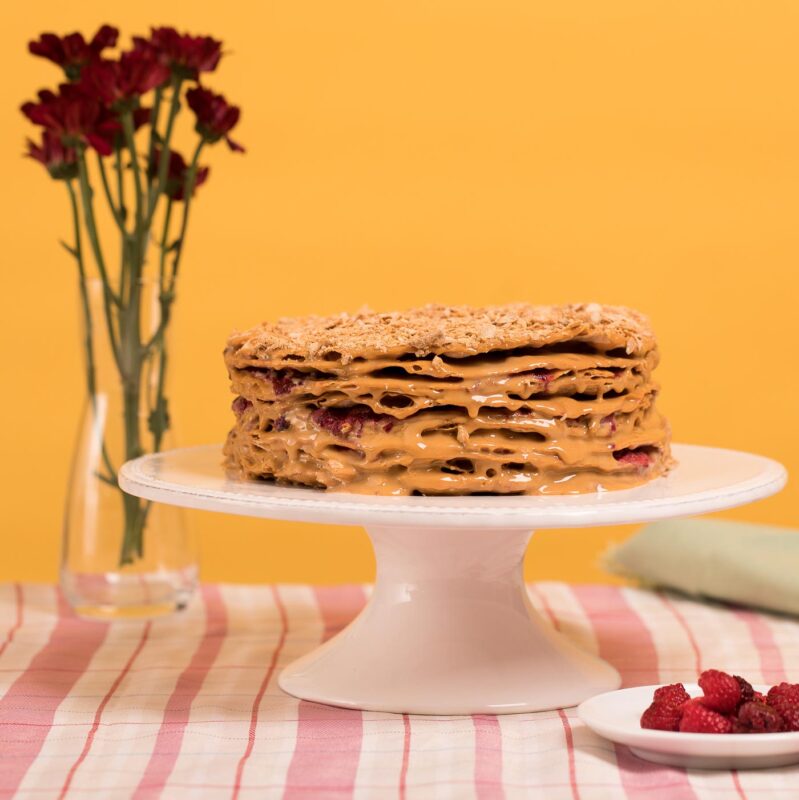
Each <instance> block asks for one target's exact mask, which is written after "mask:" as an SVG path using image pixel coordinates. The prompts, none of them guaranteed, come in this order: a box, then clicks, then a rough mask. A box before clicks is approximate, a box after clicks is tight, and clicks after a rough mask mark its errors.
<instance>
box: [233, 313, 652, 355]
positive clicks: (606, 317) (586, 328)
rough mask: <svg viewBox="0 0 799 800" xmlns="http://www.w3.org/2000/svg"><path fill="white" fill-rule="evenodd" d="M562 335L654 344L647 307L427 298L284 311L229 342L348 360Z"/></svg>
mask: <svg viewBox="0 0 799 800" xmlns="http://www.w3.org/2000/svg"><path fill="white" fill-rule="evenodd" d="M559 342H585V343H588V344H590V345H592V346H594V347H597V348H600V349H602V350H612V349H616V348H621V349H623V350H624V351H625V352H626V353H628V354H630V355H643V354H646V353H647V352H649V351H650V350H652V349H653V348H654V347H655V338H654V335H653V333H652V331H651V329H650V326H649V321H648V320H647V318H646V317H645V316H644V315H643V314H641V313H639V312H637V311H634V310H632V309H629V308H624V307H622V306H609V305H600V304H598V303H587V304H581V303H578V304H569V305H560V306H537V305H529V304H526V303H513V304H510V305H502V306H487V307H485V308H472V307H469V306H442V305H427V306H424V307H422V308H416V309H411V310H408V311H392V312H375V311H371V310H369V309H362V310H360V311H358V312H356V313H354V314H348V313H342V314H338V315H335V316H329V317H315V316H310V317H302V318H283V319H279V320H277V321H276V322H264V323H262V324H261V325H258V326H256V327H254V328H251V329H249V330H246V331H243V332H236V333H234V334H233V335H232V336H231V337H230V338H229V339H228V343H227V346H228V353H229V355H234V354H235V358H236V360H239V359H258V360H261V361H268V360H269V359H270V358H281V359H282V358H285V357H286V356H294V357H296V358H297V359H317V358H324V357H325V356H327V355H329V356H330V357H332V358H334V359H336V360H337V361H339V362H341V363H344V364H346V363H349V362H350V361H352V360H353V359H354V358H369V357H373V356H377V355H381V356H390V355H400V354H403V353H413V354H414V355H416V356H426V355H429V354H438V355H445V356H453V357H459V356H469V355H476V354H479V353H487V352H490V351H493V350H511V349H514V348H518V347H546V346H549V345H554V344H557V343H559Z"/></svg>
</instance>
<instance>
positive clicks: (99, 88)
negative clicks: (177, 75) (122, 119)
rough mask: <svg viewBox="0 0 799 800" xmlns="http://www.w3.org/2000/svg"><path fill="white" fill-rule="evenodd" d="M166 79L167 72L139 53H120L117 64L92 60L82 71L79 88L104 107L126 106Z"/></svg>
mask: <svg viewBox="0 0 799 800" xmlns="http://www.w3.org/2000/svg"><path fill="white" fill-rule="evenodd" d="M167 80H169V69H168V68H167V67H165V66H164V65H163V64H161V63H159V62H158V61H156V60H155V58H153V56H152V55H150V54H148V53H144V52H140V51H135V50H134V51H132V52H130V53H123V54H122V55H121V57H120V59H119V61H106V60H104V61H99V60H98V61H94V62H92V63H91V64H88V65H87V66H86V68H85V69H84V70H83V73H82V74H81V78H80V88H81V89H82V90H83V91H84V92H85V93H86V94H87V95H88V96H89V97H96V98H98V99H100V100H101V101H102V102H103V103H105V104H106V105H108V106H114V107H117V108H119V107H120V106H130V105H131V103H132V101H134V100H136V99H137V98H138V97H139V96H140V95H143V94H144V93H145V92H149V91H150V89H154V88H155V87H156V86H160V85H161V84H163V83H166V81H167Z"/></svg>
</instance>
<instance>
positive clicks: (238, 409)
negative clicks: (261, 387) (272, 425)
mask: <svg viewBox="0 0 799 800" xmlns="http://www.w3.org/2000/svg"><path fill="white" fill-rule="evenodd" d="M250 406H252V403H251V402H250V401H249V400H247V399H246V398H245V397H241V396H239V397H237V398H236V399H235V400H234V401H233V402H232V403H231V405H230V407H231V408H232V409H233V413H234V414H236V415H238V414H243V413H244V412H245V411H246V410H247V409H248V408H250Z"/></svg>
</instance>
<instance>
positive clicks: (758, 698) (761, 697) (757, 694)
mask: <svg viewBox="0 0 799 800" xmlns="http://www.w3.org/2000/svg"><path fill="white" fill-rule="evenodd" d="M752 700H754V701H756V702H758V703H767V702H768V699H767V698H766V695H764V694H763V692H758V691H755V693H754V694H753V695H752Z"/></svg>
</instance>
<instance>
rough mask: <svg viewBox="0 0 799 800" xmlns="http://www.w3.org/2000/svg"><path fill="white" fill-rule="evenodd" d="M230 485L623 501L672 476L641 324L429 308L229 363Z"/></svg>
mask: <svg viewBox="0 0 799 800" xmlns="http://www.w3.org/2000/svg"><path fill="white" fill-rule="evenodd" d="M225 361H226V363H227V367H228V370H229V373H230V378H231V381H232V389H233V392H234V393H235V394H236V395H237V396H236V399H235V400H234V401H233V411H234V413H235V415H236V424H235V426H234V428H233V430H231V431H230V434H229V435H228V439H227V443H226V445H225V458H226V465H227V467H228V469H229V471H230V473H231V474H232V475H234V476H237V477H243V478H255V479H266V480H271V481H277V482H279V483H281V484H295V485H297V484H300V485H304V486H312V487H317V488H321V489H330V490H343V491H349V492H358V493H362V494H382V495H409V494H417V495H465V494H571V493H579V492H593V491H602V490H606V489H622V488H629V487H632V486H636V485H638V484H642V483H645V482H646V481H649V480H651V479H653V478H655V477H657V476H659V475H663V474H664V473H665V472H666V471H667V470H668V469H669V466H670V465H671V463H672V462H671V457H670V454H669V427H668V424H667V422H666V421H665V419H664V418H663V417H662V416H661V414H660V413H659V412H658V410H657V409H656V407H655V397H656V395H657V386H656V384H654V383H653V382H652V371H653V370H654V368H655V366H656V365H657V363H658V351H657V346H656V343H655V339H654V336H653V334H652V332H651V331H650V329H649V325H648V323H647V320H646V319H645V317H643V316H642V315H641V314H639V313H637V312H635V311H632V310H629V309H626V308H620V307H613V306H600V305H597V304H588V305H566V306H557V307H544V306H530V305H520V304H519V305H509V306H501V307H491V308H482V309H474V308H466V307H460V308H446V307H442V306H427V307H425V308H421V309H415V310H411V311H405V312H395V313H387V314H380V313H374V312H370V311H364V312H361V313H358V314H355V315H348V314H342V315H340V316H335V317H327V318H320V317H309V318H304V319H283V320H279V321H278V322H277V323H274V324H271V323H264V324H263V325H261V326H259V327H256V328H253V329H252V330H249V331H245V332H244V333H236V334H234V335H233V336H232V337H231V338H230V339H229V341H228V345H227V348H226V350H225Z"/></svg>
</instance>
